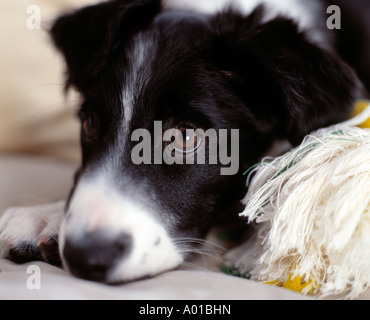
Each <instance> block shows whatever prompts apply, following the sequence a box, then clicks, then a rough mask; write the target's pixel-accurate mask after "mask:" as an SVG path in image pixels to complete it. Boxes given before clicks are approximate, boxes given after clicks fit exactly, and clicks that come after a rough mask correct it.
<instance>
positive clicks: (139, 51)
mask: <svg viewBox="0 0 370 320" xmlns="http://www.w3.org/2000/svg"><path fill="white" fill-rule="evenodd" d="M154 47H155V42H154V39H152V38H150V37H146V36H145V33H139V34H137V35H136V36H135V37H134V38H133V39H132V41H131V46H129V47H128V49H127V52H126V56H127V60H128V61H127V66H126V69H125V70H126V73H125V84H124V88H123V90H122V103H123V108H124V119H123V123H124V124H125V125H126V126H128V125H129V123H130V122H131V119H132V115H133V107H134V104H135V100H136V98H137V92H141V89H142V88H144V87H145V85H146V83H147V82H148V81H149V79H150V77H151V72H150V71H151V70H150V66H151V61H152V60H153V59H154V57H155V55H154V54H153V48H154Z"/></svg>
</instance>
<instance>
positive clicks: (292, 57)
mask: <svg viewBox="0 0 370 320" xmlns="http://www.w3.org/2000/svg"><path fill="white" fill-rule="evenodd" d="M263 17H264V9H263V7H262V6H261V7H258V8H257V9H256V10H255V11H254V12H253V13H252V14H251V15H250V16H248V17H247V18H246V17H243V16H241V15H240V14H236V13H235V12H232V11H229V12H225V13H222V14H220V15H218V16H217V17H216V18H214V19H213V21H212V23H211V24H212V29H213V33H214V40H213V46H214V48H213V51H214V52H216V60H217V61H216V63H217V64H218V66H219V68H220V70H221V71H222V73H223V74H224V75H226V78H227V79H228V81H231V82H232V87H233V88H235V90H236V91H237V94H238V95H239V96H240V97H241V98H242V99H243V101H244V102H245V104H246V105H247V106H248V108H250V109H252V111H253V113H254V114H255V115H256V116H257V118H258V119H263V120H264V121H265V123H266V124H267V123H268V124H269V125H267V126H268V127H270V128H274V130H276V131H277V132H280V133H281V135H282V137H284V138H288V140H289V141H290V142H292V143H293V144H294V145H296V144H299V143H300V142H301V140H302V139H303V138H304V136H305V135H307V134H309V133H311V132H312V131H313V130H316V129H318V128H321V127H326V126H329V125H331V124H334V123H338V122H341V121H343V120H344V119H347V118H348V117H349V115H350V112H351V110H352V108H353V105H354V102H355V100H356V99H359V98H361V95H362V93H363V86H362V84H361V82H360V80H358V77H357V75H356V74H355V72H354V71H353V70H352V68H350V67H349V66H348V65H347V64H346V63H344V62H343V61H342V60H341V59H340V58H339V57H338V56H337V55H336V54H335V53H333V52H329V51H326V50H324V49H322V48H320V47H319V46H318V45H315V44H313V43H312V42H310V41H309V40H308V39H307V38H306V36H305V34H304V33H301V32H299V31H298V28H297V26H296V25H295V24H294V22H292V21H290V20H287V19H284V18H282V17H278V18H276V19H274V20H271V21H270V22H266V23H263ZM215 47H216V48H215ZM271 130H272V129H271ZM275 134H276V132H275Z"/></svg>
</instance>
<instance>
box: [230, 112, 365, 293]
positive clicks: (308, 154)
mask: <svg viewBox="0 0 370 320" xmlns="http://www.w3.org/2000/svg"><path fill="white" fill-rule="evenodd" d="M362 109H365V107H364V106H363V107H362ZM368 118H370V106H368V107H367V108H366V109H365V110H364V111H363V112H362V113H361V114H360V115H359V116H357V117H356V118H355V119H352V120H350V121H348V122H346V123H343V124H340V125H337V126H335V127H331V128H328V129H324V130H320V131H318V132H316V133H315V134H313V135H311V136H308V137H307V138H306V139H305V141H304V142H303V143H302V145H301V146H300V147H299V148H297V149H295V150H293V151H291V152H289V153H288V154H286V155H284V156H282V157H279V158H277V159H275V160H271V159H270V160H269V159H266V160H264V161H263V162H262V163H261V164H260V165H259V166H258V167H257V168H255V169H254V170H253V173H252V174H251V175H254V178H253V181H252V183H251V185H250V186H249V192H248V194H247V196H246V198H245V200H244V202H245V204H246V209H245V211H244V212H243V213H242V215H243V216H245V217H247V218H248V220H249V222H250V223H252V222H255V223H256V228H257V230H256V233H255V234H254V236H253V237H252V238H251V239H250V240H249V241H248V243H246V244H245V245H243V246H242V247H240V248H238V249H236V250H234V251H233V252H231V253H230V254H229V255H228V260H229V262H230V265H233V266H234V267H235V268H236V269H237V270H239V271H240V273H241V274H245V273H249V274H251V275H252V277H251V278H252V279H253V280H256V281H260V282H265V283H270V284H274V285H279V286H282V287H285V288H289V289H293V290H295V291H299V292H301V293H303V294H309V293H312V294H315V295H317V296H319V297H325V296H328V295H342V296H345V297H346V298H356V297H358V296H359V295H360V294H361V293H363V292H364V291H365V290H366V289H367V288H368V287H369V286H370V129H369V128H363V129H362V128H358V127H353V126H355V125H359V124H363V123H365V122H366V121H367V119H368Z"/></svg>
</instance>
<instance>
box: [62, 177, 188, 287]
mask: <svg viewBox="0 0 370 320" xmlns="http://www.w3.org/2000/svg"><path fill="white" fill-rule="evenodd" d="M111 181H114V178H112V177H111V179H110V175H109V174H107V172H105V173H104V174H101V175H99V176H97V177H95V178H90V177H89V178H87V179H85V180H82V181H81V182H80V184H79V185H78V187H77V189H76V191H75V194H74V196H73V199H72V201H71V204H70V207H69V211H68V215H67V219H66V221H65V223H64V224H63V226H62V228H61V232H60V237H59V238H60V252H63V248H64V244H65V240H66V238H69V239H73V238H74V239H80V238H81V237H83V236H84V235H85V234H86V233H87V234H88V233H89V232H94V231H103V232H109V233H112V234H116V233H117V235H118V234H120V233H122V232H123V233H125V234H127V235H129V236H130V237H131V238H132V239H133V248H132V249H131V250H130V254H129V255H125V257H124V258H122V261H121V262H119V263H118V265H117V267H116V268H115V270H113V271H112V272H111V274H109V275H108V279H107V282H109V283H112V282H119V281H131V280H135V279H139V278H142V277H146V276H152V275H155V274H158V273H161V272H164V271H167V270H169V269H173V268H175V267H177V266H178V265H179V264H181V263H182V257H181V256H180V254H179V253H178V251H177V249H176V247H175V245H174V244H173V243H172V241H171V238H170V236H169V235H168V233H167V231H166V230H165V229H164V227H163V226H162V225H161V224H160V223H159V222H158V221H156V219H155V218H154V217H153V215H152V214H150V213H149V212H148V211H147V210H145V209H143V208H142V207H141V206H140V205H138V204H137V203H134V202H133V201H132V200H131V199H129V198H127V197H124V196H123V195H121V194H119V193H118V192H116V190H115V189H114V187H113V186H112V183H111ZM66 265H67V264H66Z"/></svg>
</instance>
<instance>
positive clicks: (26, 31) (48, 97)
mask: <svg viewBox="0 0 370 320" xmlns="http://www.w3.org/2000/svg"><path fill="white" fill-rule="evenodd" d="M96 2H98V0H95V1H94V0H16V1H13V0H2V1H1V2H0V44H1V50H0V152H1V153H4V152H5V153H23V154H32V155H43V156H52V157H57V158H59V159H63V160H68V161H73V162H75V161H78V160H79V158H80V152H79V147H78V137H79V124H78V122H77V120H76V117H75V114H76V111H77V106H78V102H79V96H78V94H76V93H74V92H70V93H69V94H68V95H67V96H65V95H64V93H63V89H64V84H63V80H64V62H63V60H62V58H61V56H60V55H59V53H58V52H57V51H56V50H55V49H54V48H53V46H52V44H51V40H50V38H49V35H48V33H47V30H48V28H49V27H50V26H51V24H52V23H53V20H54V19H55V18H56V17H57V16H58V15H59V14H62V13H64V12H69V11H71V10H73V9H74V8H77V7H80V6H83V5H87V4H92V3H96ZM30 6H37V7H38V8H39V9H40V14H41V29H33V28H31V29H30V28H29V25H31V26H32V25H33V26H36V25H37V21H35V20H34V19H33V14H34V13H35V11H28V12H27V9H29V10H30V9H32V7H31V8H29V7H30ZM27 23H28V25H27Z"/></svg>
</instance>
